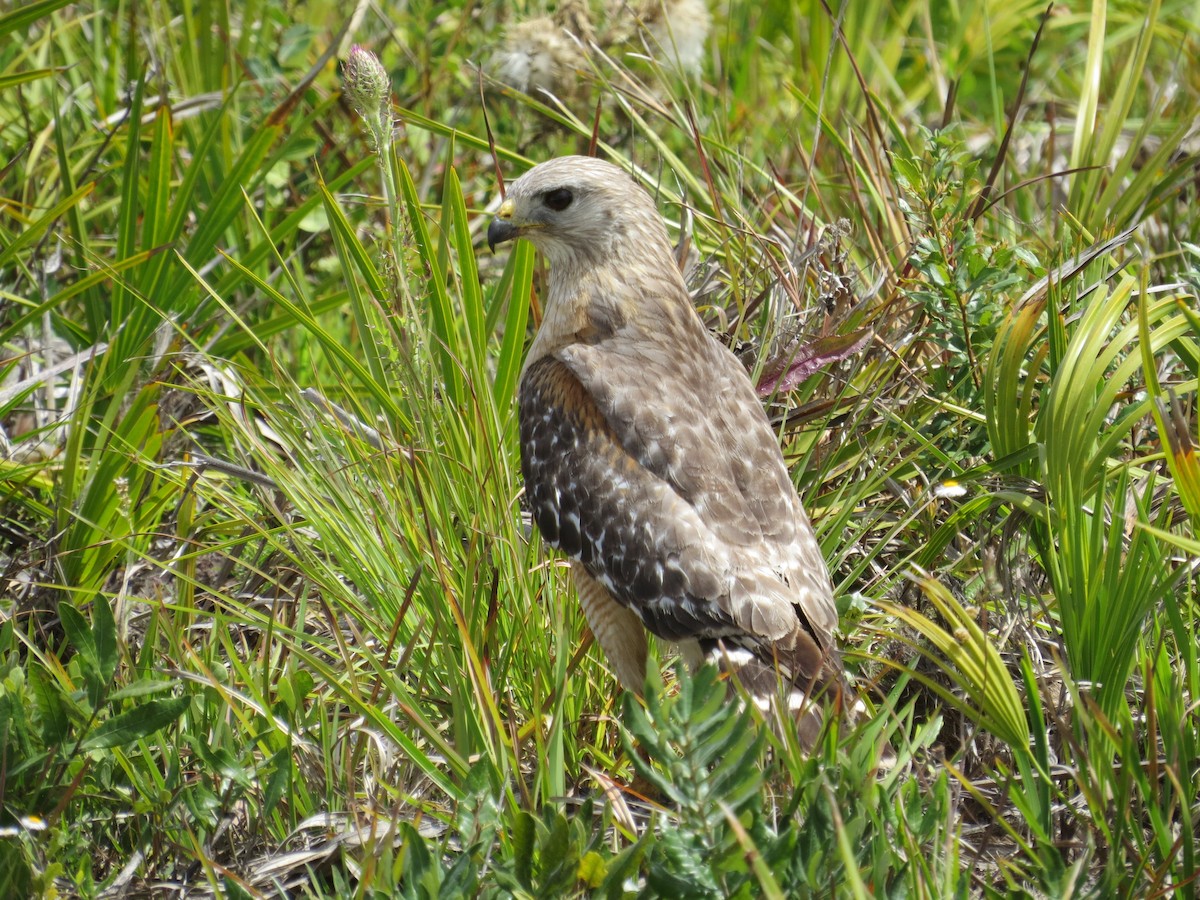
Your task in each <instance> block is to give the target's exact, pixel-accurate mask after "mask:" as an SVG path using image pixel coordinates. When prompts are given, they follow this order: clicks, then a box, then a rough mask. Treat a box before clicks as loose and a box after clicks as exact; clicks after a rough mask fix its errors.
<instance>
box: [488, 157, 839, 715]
mask: <svg viewBox="0 0 1200 900" xmlns="http://www.w3.org/2000/svg"><path fill="white" fill-rule="evenodd" d="M517 237H524V238H527V239H529V240H530V241H532V242H533V243H534V244H535V246H537V247H538V248H539V249H540V250H541V251H542V252H543V253H544V254H545V256H546V258H547V260H548V262H549V264H550V285H549V290H548V296H547V297H546V310H545V317H544V319H543V322H542V324H541V327H540V329H539V331H538V333H537V336H536V337H535V339H534V341H533V344H532V346H531V348H530V351H529V356H528V359H527V360H526V362H525V367H524V370H523V372H522V375H521V382H520V394H519V404H520V436H521V464H522V471H523V473H524V476H525V487H526V494H527V497H528V501H529V505H530V507H531V509H532V511H533V518H534V521H535V522H536V523H537V526H538V529H539V530H540V531H541V533H542V536H543V537H544V538H545V540H546V541H547V542H548V543H549V544H550V545H551V546H553V547H556V548H558V549H559V550H561V551H562V552H563V553H565V554H566V555H567V556H569V557H570V558H571V559H572V560H573V561H574V563H573V569H574V570H575V574H576V583H577V585H578V587H579V593H580V600H581V603H582V605H583V608H584V612H585V614H586V615H587V618H588V622H589V624H590V625H591V627H592V631H593V633H594V634H595V636H596V639H597V641H598V642H599V643H600V645H601V647H602V648H603V649H604V651H605V654H606V655H607V656H608V658H609V661H610V663H611V664H612V666H613V669H614V670H615V672H616V674H617V675H618V677H619V678H620V680H621V682H622V684H623V685H624V686H625V687H626V688H628V689H631V690H634V691H640V690H641V688H642V681H643V679H644V676H645V667H646V639H645V634H644V632H643V630H642V626H644V628H645V629H648V630H649V631H650V632H652V633H653V634H655V635H658V636H659V637H661V638H665V639H667V640H671V641H678V642H680V643H681V645H682V646H683V648H684V651H685V653H687V655H689V656H690V657H691V660H692V661H693V662H695V661H698V660H699V659H702V658H708V659H712V660H714V661H717V662H718V663H721V664H723V665H724V666H725V667H726V668H731V669H735V670H737V672H738V675H739V677H740V678H741V680H742V681H743V683H744V684H745V685H746V686H747V688H748V689H749V690H751V692H752V693H754V694H755V695H756V696H764V697H765V696H768V695H771V694H774V693H775V692H776V691H777V688H778V683H779V682H778V676H782V678H783V679H784V680H785V683H787V684H788V685H789V686H790V688H791V689H792V693H793V697H796V696H800V695H807V696H811V694H812V692H813V690H814V689H824V688H833V690H834V691H840V690H841V686H842V670H841V665H840V660H839V657H838V654H837V651H836V649H835V646H834V641H833V632H834V629H835V627H836V625H837V614H836V611H835V607H834V602H833V592H832V589H831V586H830V581H829V574H828V571H827V570H826V567H825V563H824V561H823V559H822V557H821V552H820V548H819V546H818V544H817V540H816V536H815V535H814V534H813V530H812V526H811V525H810V524H809V521H808V518H807V516H806V515H805V513H804V509H803V508H802V507H801V504H800V500H799V498H798V497H797V496H796V491H795V489H794V487H793V486H792V483H791V479H790V478H789V476H788V472H787V468H786V466H785V465H784V461H783V455H782V453H781V452H780V449H779V446H778V443H777V441H776V437H775V434H774V432H773V431H772V429H771V426H770V424H769V423H768V421H767V418H766V415H765V413H764V412H763V409H762V406H761V405H760V404H759V401H758V399H757V397H756V396H755V392H754V389H753V387H752V385H751V383H750V380H749V378H748V377H747V375H746V372H745V370H744V369H743V368H742V366H741V364H740V363H739V362H738V361H737V359H736V358H735V357H734V356H733V354H732V353H730V352H729V350H727V349H726V348H725V347H724V346H722V345H721V344H719V343H718V342H717V341H716V340H714V339H713V338H712V337H711V336H710V335H709V333H708V331H707V329H705V327H704V325H703V323H702V322H701V321H700V319H699V317H698V316H697V314H696V312H695V310H694V309H693V307H692V305H691V300H690V298H689V295H688V292H687V290H686V288H685V286H684V283H683V279H682V277H681V275H680V273H679V269H678V267H677V265H676V263H675V259H674V255H673V253H672V249H671V245H670V241H669V239H668V236H667V231H666V227H665V225H664V223H663V221H662V218H661V217H660V216H659V214H658V212H657V210H656V209H655V207H654V204H653V202H652V200H651V198H650V196H649V195H648V194H647V193H646V192H645V191H644V190H643V189H642V188H641V187H639V186H637V185H636V184H635V183H634V182H633V181H632V179H630V178H629V176H627V175H626V174H625V173H624V172H623V171H622V170H620V169H619V168H617V167H616V166H613V165H611V164H609V163H606V162H602V161H600V160H596V159H589V158H585V157H563V158H560V159H554V160H551V161H549V162H546V163H543V164H541V165H539V166H536V167H535V168H533V169H532V170H530V171H529V172H528V173H527V174H525V175H524V176H523V177H521V178H519V179H517V180H516V181H515V182H513V184H512V185H511V187H510V189H509V193H508V198H507V199H506V200H505V202H504V203H503V204H502V206H501V207H500V210H499V214H498V217H497V218H496V219H495V220H494V221H493V222H492V224H491V227H490V228H489V229H488V242H489V244H492V245H494V244H496V243H499V242H502V241H506V240H511V239H513V238H517ZM777 672H778V676H777V674H776V673H777ZM768 676H769V677H768ZM817 723H819V719H814V718H811V717H810V719H809V721H808V725H809V726H812V725H814V724H817ZM803 730H804V729H802V731H803ZM807 730H808V731H810V732H811V730H812V729H811V727H810V728H808V729H807Z"/></svg>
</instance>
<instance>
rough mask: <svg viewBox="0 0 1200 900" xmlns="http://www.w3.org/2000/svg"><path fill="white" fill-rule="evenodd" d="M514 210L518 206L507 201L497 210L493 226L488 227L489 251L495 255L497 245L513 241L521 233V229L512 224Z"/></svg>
mask: <svg viewBox="0 0 1200 900" xmlns="http://www.w3.org/2000/svg"><path fill="white" fill-rule="evenodd" d="M514 209H516V204H514V203H513V202H512V200H505V201H504V202H503V203H501V204H500V208H499V209H498V210H496V218H494V219H492V224H490V225H489V226H488V232H487V242H488V249H489V250H491V251H492V252H493V253H495V252H496V245H497V244H503V243H504V242H505V241H511V240H513V239H514V238H516V237H517V235H518V234H519V232H520V229H519V228H517V226H516V225H514V224H513V223H512V217H513V210H514Z"/></svg>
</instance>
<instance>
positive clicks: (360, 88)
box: [342, 44, 392, 150]
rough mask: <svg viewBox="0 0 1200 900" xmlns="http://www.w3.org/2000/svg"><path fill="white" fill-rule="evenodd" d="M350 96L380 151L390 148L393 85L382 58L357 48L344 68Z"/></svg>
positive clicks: (343, 71)
mask: <svg viewBox="0 0 1200 900" xmlns="http://www.w3.org/2000/svg"><path fill="white" fill-rule="evenodd" d="M342 77H343V78H344V80H345V91H346V96H347V97H349V98H350V102H351V103H352V104H353V106H354V111H355V112H357V113H358V114H359V115H360V116H361V117H362V120H363V122H365V123H366V126H367V129H368V130H369V131H370V132H371V137H372V138H373V140H374V143H375V149H376V150H382V149H383V148H384V147H386V146H387V145H388V143H389V141H390V139H391V135H392V117H391V98H392V85H391V81H390V80H389V79H388V74H387V70H386V69H384V67H383V63H381V62H380V61H379V57H378V56H376V55H375V54H374V53H372V52H371V51H370V50H366V49H364V48H363V47H360V46H359V45H358V44H355V45H354V46H353V47H351V48H350V55H349V56H348V57H347V58H346V61H345V62H344V63H343V64H342Z"/></svg>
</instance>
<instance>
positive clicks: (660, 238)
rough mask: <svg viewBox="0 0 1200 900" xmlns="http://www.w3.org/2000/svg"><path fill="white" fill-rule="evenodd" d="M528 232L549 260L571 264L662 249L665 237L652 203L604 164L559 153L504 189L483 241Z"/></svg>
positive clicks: (667, 244) (616, 170)
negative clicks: (632, 249) (505, 195)
mask: <svg viewBox="0 0 1200 900" xmlns="http://www.w3.org/2000/svg"><path fill="white" fill-rule="evenodd" d="M519 237H523V238H528V239H529V240H530V241H532V242H533V244H534V246H536V247H537V248H538V249H539V250H541V251H542V252H543V253H544V254H545V255H546V258H547V259H548V260H549V261H550V265H551V266H552V267H554V266H559V265H562V266H566V267H571V266H575V265H579V264H581V263H582V264H591V265H594V264H596V263H604V262H608V261H613V260H619V259H621V258H623V257H624V256H625V255H626V254H627V253H628V252H629V251H628V249H627V248H628V247H629V246H631V245H632V246H635V247H637V252H638V254H639V255H640V256H642V257H643V258H645V256H653V255H656V254H658V253H661V252H666V253H667V255H668V257H669V255H670V242H669V240H668V238H667V230H666V226H665V225H664V224H663V221H662V219H661V217H660V216H659V215H658V211H657V210H656V209H655V208H654V203H653V201H652V200H651V199H650V195H649V194H647V193H646V192H645V191H644V190H643V189H642V188H641V187H639V186H638V185H637V184H635V183H634V181H633V179H631V178H630V177H629V176H628V175H626V174H625V172H624V171H622V170H621V169H619V168H617V167H616V166H614V165H613V164H612V163H607V162H604V161H603V160H599V159H593V158H591V157H587V156H563V157H559V158H558V159H552V160H549V161H548V162H544V163H542V164H541V165H538V166H534V167H533V168H532V169H530V170H529V171H528V172H526V173H525V174H524V175H522V176H521V177H520V178H518V179H517V180H516V181H514V182H513V183H512V184H511V185H510V186H509V189H508V198H507V199H506V200H505V201H504V202H503V203H502V204H500V209H499V210H497V212H496V218H495V219H493V220H492V223H491V225H490V226H489V227H488V233H487V240H488V246H489V247H491V248H492V249H493V250H494V249H495V247H496V245H497V244H502V243H504V242H505V241H511V240H514V239H515V238H519Z"/></svg>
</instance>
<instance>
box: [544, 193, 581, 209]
mask: <svg viewBox="0 0 1200 900" xmlns="http://www.w3.org/2000/svg"><path fill="white" fill-rule="evenodd" d="M574 199H575V197H574V195H573V194H572V193H571V192H570V190H568V189H567V188H555V189H554V190H552V191H546V193H545V196H543V197H542V202H543V203H545V204H546V205H547V206H548V207H550V208H551V209H552V210H554V211H555V212H562V211H563V210H564V209H566V208H567V207H568V206H570V205H571V201H572V200H574Z"/></svg>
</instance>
